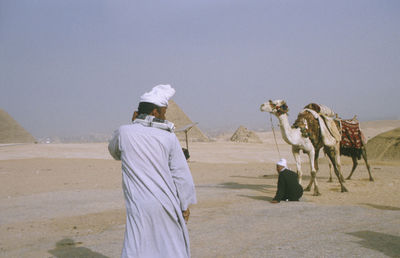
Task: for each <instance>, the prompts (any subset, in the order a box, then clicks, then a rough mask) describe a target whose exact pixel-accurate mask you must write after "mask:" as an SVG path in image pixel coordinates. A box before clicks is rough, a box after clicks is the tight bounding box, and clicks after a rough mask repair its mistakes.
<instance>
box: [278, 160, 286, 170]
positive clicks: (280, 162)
mask: <svg viewBox="0 0 400 258" xmlns="http://www.w3.org/2000/svg"><path fill="white" fill-rule="evenodd" d="M276 165H279V166H282V167H285V168H287V162H286V159H280V160H279V161H278V162H277V163H276Z"/></svg>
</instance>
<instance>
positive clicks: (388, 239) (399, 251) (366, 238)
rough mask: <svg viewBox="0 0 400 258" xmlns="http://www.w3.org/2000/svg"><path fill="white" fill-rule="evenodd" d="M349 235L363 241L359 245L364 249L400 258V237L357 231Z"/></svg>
mask: <svg viewBox="0 0 400 258" xmlns="http://www.w3.org/2000/svg"><path fill="white" fill-rule="evenodd" d="M347 234H349V235H352V236H355V237H358V238H361V239H363V240H361V241H360V242H358V243H359V244H360V245H361V246H362V247H364V248H369V249H373V250H376V251H379V252H381V253H383V254H385V255H387V256H389V257H400V237H398V236H393V235H388V234H383V233H378V232H373V231H357V232H352V233H347Z"/></svg>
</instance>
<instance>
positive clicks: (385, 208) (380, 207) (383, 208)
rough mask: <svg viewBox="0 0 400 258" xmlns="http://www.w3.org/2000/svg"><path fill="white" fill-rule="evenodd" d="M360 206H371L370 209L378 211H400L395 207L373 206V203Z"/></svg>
mask: <svg viewBox="0 0 400 258" xmlns="http://www.w3.org/2000/svg"><path fill="white" fill-rule="evenodd" d="M360 204H361V205H366V206H370V207H372V208H375V209H378V210H387V211H400V208H398V207H393V206H386V205H378V204H372V203H360Z"/></svg>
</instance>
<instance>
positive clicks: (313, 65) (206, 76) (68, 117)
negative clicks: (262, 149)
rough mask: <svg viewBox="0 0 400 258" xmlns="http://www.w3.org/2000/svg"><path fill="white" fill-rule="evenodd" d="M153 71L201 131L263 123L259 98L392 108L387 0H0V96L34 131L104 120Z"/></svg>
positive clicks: (82, 127) (394, 56)
mask: <svg viewBox="0 0 400 258" xmlns="http://www.w3.org/2000/svg"><path fill="white" fill-rule="evenodd" d="M160 83H163V84H166V83H169V84H171V85H172V86H173V87H174V88H175V89H176V90H177V93H176V95H175V96H174V100H175V101H176V102H177V103H178V105H179V106H180V107H181V108H182V109H183V110H184V111H185V112H186V113H187V114H188V115H189V117H190V118H191V119H192V120H193V121H195V122H199V126H200V128H201V129H203V130H205V131H209V130H213V129H225V128H230V129H232V128H233V129H236V128H237V127H239V125H245V126H247V127H249V128H250V129H263V128H265V129H270V123H269V115H267V114H266V113H261V112H260V111H259V106H260V104H261V103H263V102H265V101H266V100H268V99H284V100H286V101H287V104H288V106H289V109H290V113H289V114H290V118H291V120H292V121H293V120H294V119H295V117H296V116H297V113H298V112H299V111H300V110H301V108H302V107H303V106H305V105H306V104H308V103H310V102H316V103H320V104H324V105H327V106H329V107H331V108H332V109H333V110H334V111H336V112H337V113H338V114H339V115H340V116H341V117H343V118H351V117H352V116H353V115H355V114H357V115H358V118H359V120H361V121H367V120H380V119H400V114H399V111H400V101H399V99H400V1H398V0H392V1H387V0H375V1H369V0H343V1H341V0H332V1H321V0H296V1H293V0H279V1H278V0H276V1H272V0H193V1H188V0H181V1H175V0H173V1H161V0H160V1H152V0H146V1H139V0H137V1H136V0H129V1H128V0H124V1H119V0H112V1H111V0H107V1H103V0H79V1H78V0H76V1H70V0H63V1H62V0H26V1H24V0H17V1H16V0H0V87H1V91H0V108H2V109H4V110H6V111H7V112H8V113H9V114H10V115H12V116H13V117H14V118H15V119H16V120H17V121H18V122H19V123H20V124H21V125H23V126H24V127H25V128H26V129H27V130H28V131H30V132H31V133H32V134H33V135H34V136H36V137H44V136H74V135H80V134H88V133H93V132H96V133H109V132H112V131H113V130H114V129H115V128H117V127H118V126H119V125H121V124H125V123H128V122H129V121H130V118H131V114H132V111H133V110H134V109H135V108H136V107H137V104H138V100H139V97H140V95H141V94H143V93H144V92H145V91H149V90H150V89H151V88H152V87H153V86H155V85H157V84H160ZM275 121H276V119H275Z"/></svg>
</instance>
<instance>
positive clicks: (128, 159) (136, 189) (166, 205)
mask: <svg viewBox="0 0 400 258" xmlns="http://www.w3.org/2000/svg"><path fill="white" fill-rule="evenodd" d="M108 149H109V152H110V154H111V155H112V156H113V158H114V159H117V160H121V161H122V185H123V191H124V195H125V203H126V211H127V219H126V228H125V238H124V246H123V249H122V257H140V258H142V257H144V258H146V257H151V258H156V257H190V249H189V234H188V230H187V228H186V224H185V221H184V218H183V216H182V211H184V210H186V209H187V208H188V206H189V205H190V204H194V203H196V193H195V188H194V183H193V179H192V175H191V173H190V170H189V166H188V164H187V162H186V159H185V157H184V154H183V152H182V148H181V145H180V143H179V141H178V139H177V138H176V135H175V134H174V133H170V132H168V131H165V130H162V129H158V128H153V127H146V126H143V125H141V124H131V125H124V126H121V127H120V128H119V129H118V130H117V131H115V133H114V136H113V138H112V139H111V141H110V143H109V145H108Z"/></svg>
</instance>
